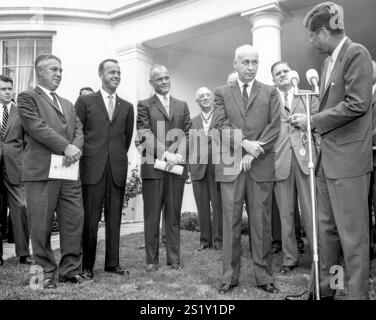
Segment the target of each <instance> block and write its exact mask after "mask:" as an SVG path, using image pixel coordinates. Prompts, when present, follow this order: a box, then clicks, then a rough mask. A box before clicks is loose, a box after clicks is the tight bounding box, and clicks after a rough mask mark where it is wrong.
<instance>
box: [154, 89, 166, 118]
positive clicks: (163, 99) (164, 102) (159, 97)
mask: <svg viewBox="0 0 376 320" xmlns="http://www.w3.org/2000/svg"><path fill="white" fill-rule="evenodd" d="M155 95H156V96H157V97H158V99H159V101H160V102H161V103H162V106H164V108H165V110H166V113H167V115H168V116H170V94H169V93H167V94H166V95H165V96H162V95H161V94H159V93H155Z"/></svg>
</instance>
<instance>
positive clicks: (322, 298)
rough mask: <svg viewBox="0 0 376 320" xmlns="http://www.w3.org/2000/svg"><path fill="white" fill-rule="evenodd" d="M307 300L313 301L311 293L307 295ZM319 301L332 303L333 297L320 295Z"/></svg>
mask: <svg viewBox="0 0 376 320" xmlns="http://www.w3.org/2000/svg"><path fill="white" fill-rule="evenodd" d="M307 300H315V299H314V296H313V293H312V292H310V293H309V295H308V299H307ZM320 300H323V301H333V300H334V296H321V295H320Z"/></svg>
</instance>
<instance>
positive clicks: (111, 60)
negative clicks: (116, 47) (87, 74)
mask: <svg viewBox="0 0 376 320" xmlns="http://www.w3.org/2000/svg"><path fill="white" fill-rule="evenodd" d="M106 62H113V63H119V62H118V61H117V60H115V59H105V60H103V61H102V62H101V63H100V64H99V67H98V73H101V72H103V69H104V65H105V64H106Z"/></svg>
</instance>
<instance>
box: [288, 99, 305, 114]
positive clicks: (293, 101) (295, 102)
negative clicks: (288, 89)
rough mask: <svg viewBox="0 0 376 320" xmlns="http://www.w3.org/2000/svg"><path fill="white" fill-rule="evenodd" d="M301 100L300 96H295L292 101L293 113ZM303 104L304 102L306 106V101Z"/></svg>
mask: <svg viewBox="0 0 376 320" xmlns="http://www.w3.org/2000/svg"><path fill="white" fill-rule="evenodd" d="M300 100H302V99H300V98H295V97H294V98H293V99H292V103H291V114H293V113H294V111H295V109H296V107H297V106H298V104H299V101H300ZM303 104H304V107H305V103H304V101H303Z"/></svg>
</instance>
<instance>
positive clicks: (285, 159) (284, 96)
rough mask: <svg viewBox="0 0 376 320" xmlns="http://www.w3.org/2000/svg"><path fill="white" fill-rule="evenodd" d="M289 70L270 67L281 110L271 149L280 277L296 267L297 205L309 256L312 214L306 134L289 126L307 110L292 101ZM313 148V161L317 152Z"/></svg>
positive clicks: (297, 100) (277, 65) (283, 65)
mask: <svg viewBox="0 0 376 320" xmlns="http://www.w3.org/2000/svg"><path fill="white" fill-rule="evenodd" d="M290 71H291V68H290V66H289V65H288V63H287V62H283V61H278V62H275V63H274V64H273V65H272V67H271V73H272V76H273V82H274V84H275V85H276V87H277V90H278V97H279V99H280V106H281V110H280V112H281V131H280V133H279V137H278V140H277V142H276V144H275V146H274V153H275V154H274V157H275V175H276V183H275V186H274V195H275V199H276V202H277V205H278V208H279V214H280V221H281V230H282V251H283V266H282V268H281V270H280V272H281V273H282V274H286V273H289V272H290V271H292V270H293V269H294V268H295V267H296V266H298V264H299V254H298V248H297V242H296V234H295V229H296V227H295V225H296V221H295V217H296V214H295V212H296V207H297V204H298V199H299V204H300V209H301V215H302V220H303V224H304V227H305V231H306V235H307V238H308V243H309V245H310V247H311V252H312V246H311V245H312V213H311V196H310V185H309V169H308V161H309V158H308V145H307V141H308V140H307V139H308V138H307V132H306V131H300V130H298V129H296V128H294V127H292V126H291V124H290V119H291V116H292V115H293V114H294V113H305V112H306V109H307V106H306V105H305V101H303V99H302V98H297V97H294V88H293V87H292V85H291V84H290V79H289V76H288V75H289V72H290ZM311 100H312V101H311V105H310V107H311V110H312V114H314V113H315V112H317V108H318V103H317V99H316V98H312V99H311ZM315 150H316V149H315V148H313V161H314V162H315V160H316V152H315Z"/></svg>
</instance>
